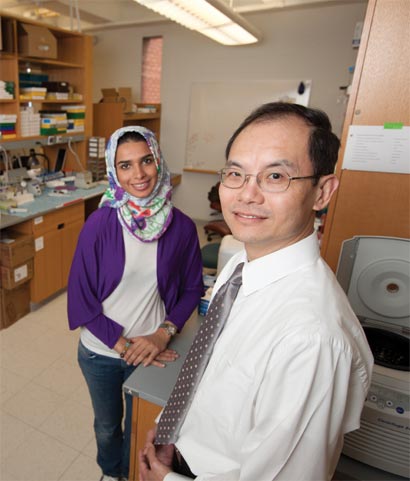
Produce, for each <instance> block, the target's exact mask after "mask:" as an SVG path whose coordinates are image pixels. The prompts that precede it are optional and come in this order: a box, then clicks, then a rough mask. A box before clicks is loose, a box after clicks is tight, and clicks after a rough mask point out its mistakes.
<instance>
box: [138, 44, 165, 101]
mask: <svg viewBox="0 0 410 481" xmlns="http://www.w3.org/2000/svg"><path fill="white" fill-rule="evenodd" d="M142 48H143V52H142V79H141V102H143V103H147V102H148V103H149V102H152V103H158V104H159V103H161V71H162V37H146V38H144V41H143V47H142Z"/></svg>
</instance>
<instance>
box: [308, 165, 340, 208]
mask: <svg viewBox="0 0 410 481" xmlns="http://www.w3.org/2000/svg"><path fill="white" fill-rule="evenodd" d="M338 187H339V179H338V178H337V177H336V175H334V174H330V175H324V176H323V177H321V178H320V179H319V184H318V186H317V191H316V201H315V204H314V206H313V210H316V211H319V210H322V209H324V208H325V207H326V206H327V205H328V204H329V202H330V199H331V198H332V195H333V194H334V192H336V190H337V188H338Z"/></svg>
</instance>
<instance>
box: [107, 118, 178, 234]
mask: <svg viewBox="0 0 410 481" xmlns="http://www.w3.org/2000/svg"><path fill="white" fill-rule="evenodd" d="M127 132H136V133H138V134H140V135H142V136H143V137H144V139H145V140H146V142H147V145H148V147H149V149H150V151H151V153H152V155H153V156H154V160H155V165H156V166H157V171H158V180H157V183H156V184H155V187H154V189H153V191H152V192H151V194H150V195H149V196H148V197H144V198H138V197H134V196H132V195H131V194H129V193H128V192H126V191H125V190H124V189H123V188H122V187H121V185H120V183H119V182H118V178H117V173H116V169H115V155H116V152H117V146H118V140H119V139H120V137H122V136H123V135H124V134H125V133H127ZM105 161H106V165H107V176H108V182H109V187H108V188H107V190H106V191H105V192H104V195H103V196H102V198H101V201H100V205H99V207H112V208H113V209H117V215H118V219H119V221H120V222H121V224H122V226H123V227H124V228H126V229H127V230H128V231H129V232H130V233H131V234H132V235H133V236H135V237H136V238H137V239H139V240H141V241H143V242H152V241H154V240H156V239H158V238H159V237H161V235H162V234H163V233H164V232H165V231H166V230H167V228H168V226H169V225H170V223H171V220H172V203H171V194H172V187H171V174H170V172H169V170H168V167H167V165H166V163H165V161H164V158H163V157H162V154H161V151H160V148H159V145H158V142H157V139H156V138H155V136H154V134H153V133H152V132H151V131H150V130H148V129H146V128H145V127H139V126H128V127H122V128H121V129H118V130H116V131H115V132H114V133H113V134H112V135H111V137H110V140H109V141H108V144H107V148H106V150H105Z"/></svg>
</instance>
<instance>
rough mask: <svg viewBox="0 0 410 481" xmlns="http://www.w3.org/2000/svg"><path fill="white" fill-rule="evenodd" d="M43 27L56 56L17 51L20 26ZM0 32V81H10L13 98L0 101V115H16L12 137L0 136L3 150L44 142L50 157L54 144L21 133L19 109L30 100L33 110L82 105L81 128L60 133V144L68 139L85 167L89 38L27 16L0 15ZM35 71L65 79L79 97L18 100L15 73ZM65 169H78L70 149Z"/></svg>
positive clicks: (89, 118) (50, 78)
mask: <svg viewBox="0 0 410 481" xmlns="http://www.w3.org/2000/svg"><path fill="white" fill-rule="evenodd" d="M22 24H27V25H32V26H35V27H39V26H41V27H44V28H47V29H48V30H49V31H51V33H52V34H53V35H54V37H55V38H56V42H57V58H38V57H30V56H27V55H23V54H22V53H19V52H20V51H21V49H20V46H21V45H19V42H21V36H20V31H21V25H22ZM1 27H2V31H3V35H2V40H3V45H2V50H0V72H1V73H0V80H3V81H9V82H14V99H7V100H4V99H3V100H0V114H12V115H17V124H16V137H15V138H10V139H4V138H3V139H2V145H3V146H4V148H6V149H7V150H13V149H21V148H29V147H34V146H35V144H37V143H39V144H42V145H44V146H45V147H44V148H45V151H46V154H47V155H48V157H49V158H50V160H53V159H54V158H55V154H56V150H57V148H58V146H56V145H48V143H49V142H48V136H41V135H36V136H31V137H29V136H25V137H23V136H22V120H21V115H20V109H21V108H22V107H25V106H27V105H28V104H29V102H30V103H31V106H32V107H33V110H34V112H37V113H38V112H39V111H40V110H53V111H54V110H62V106H63V105H85V112H86V114H85V127H84V131H78V132H71V133H67V134H62V135H61V137H62V139H61V143H64V142H68V139H69V138H71V139H72V141H73V142H75V147H73V148H75V150H76V152H77V154H78V156H79V158H80V160H81V163H82V164H83V166H84V167H85V166H86V160H87V158H86V153H87V142H86V140H87V138H88V137H89V136H91V134H92V38H91V37H90V36H88V35H82V34H80V33H78V32H71V31H68V30H64V29H61V28H57V27H52V26H50V25H44V24H42V23H38V22H33V21H31V20H29V19H27V20H26V19H21V18H14V17H12V16H9V15H3V14H2V15H1ZM28 72H30V73H33V74H34V73H35V74H38V75H39V76H40V75H47V76H48V81H50V82H63V81H64V82H68V83H69V85H70V87H72V88H73V90H74V93H77V94H81V96H82V97H80V98H69V99H68V100H67V99H66V100H51V99H44V100H36V99H33V100H20V94H21V89H20V85H19V73H28ZM65 169H66V170H79V166H78V163H77V162H76V160H75V157H74V155H73V154H72V152H68V155H67V160H66V165H65Z"/></svg>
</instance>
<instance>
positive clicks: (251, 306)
mask: <svg viewBox="0 0 410 481" xmlns="http://www.w3.org/2000/svg"><path fill="white" fill-rule="evenodd" d="M239 262H245V265H244V269H243V284H242V287H241V289H240V290H239V293H238V297H237V299H236V301H235V303H234V305H233V308H232V311H231V314H230V317H229V319H228V322H227V325H226V326H225V328H224V330H223V331H222V334H221V336H220V338H219V339H218V341H217V343H216V346H215V350H214V353H213V355H212V357H211V360H210V363H209V365H208V367H207V369H206V371H205V373H204V376H203V378H202V380H201V383H200V385H199V387H198V391H197V393H196V395H195V398H194V400H193V404H192V405H191V408H190V410H189V412H188V415H187V418H186V420H185V422H184V424H183V426H182V429H181V432H180V437H179V439H178V441H177V443H176V445H177V447H178V449H179V450H180V451H181V453H182V455H183V456H184V458H185V459H186V461H187V462H188V465H189V466H190V468H191V470H192V471H193V473H195V474H197V475H198V477H197V481H205V480H206V481H208V480H209V481H210V480H213V481H228V480H229V481H234V480H235V481H237V480H240V481H271V480H286V481H297V480H310V481H321V480H330V479H331V477H332V475H333V472H334V470H335V468H336V465H337V461H338V459H339V456H340V453H341V449H342V443H343V433H346V432H348V431H351V430H354V429H357V428H358V427H359V423H360V414H361V411H362V407H363V403H364V401H365V397H366V393H367V390H368V388H369V385H370V377H371V370H372V366H373V357H372V354H371V351H370V349H369V346H368V344H367V341H366V338H365V335H364V333H363V330H362V328H361V326H360V324H359V321H358V320H357V318H356V316H355V315H354V313H353V311H352V309H351V307H350V305H349V303H348V300H347V298H346V296H345V294H344V292H343V290H342V289H341V287H340V286H339V284H338V283H337V281H336V278H335V276H334V274H333V273H332V272H331V270H330V269H329V267H328V266H327V265H326V263H325V262H324V261H323V259H322V258H321V257H320V254H319V247H318V242H317V238H316V234H312V235H311V236H309V237H307V238H306V239H303V240H302V241H300V242H298V243H296V244H293V245H291V246H289V247H287V248H285V249H282V250H280V251H278V252H274V253H272V254H269V255H267V256H265V257H262V258H259V259H256V260H254V261H252V262H248V261H247V259H246V254H245V252H244V251H243V252H240V253H238V254H236V255H235V256H234V257H233V258H231V260H230V261H229V262H228V264H227V265H226V267H225V269H224V270H223V271H222V273H221V275H220V276H219V278H218V280H217V283H216V285H215V289H214V292H216V290H217V289H218V288H219V287H220V286H221V284H223V283H224V282H225V281H226V280H227V279H228V278H229V276H230V275H231V273H232V272H233V270H234V268H235V266H236V265H237V264H238V263H239ZM181 479H188V478H185V477H184V476H181V475H177V474H173V473H170V474H168V475H167V476H166V477H165V480H166V481H176V480H181Z"/></svg>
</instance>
